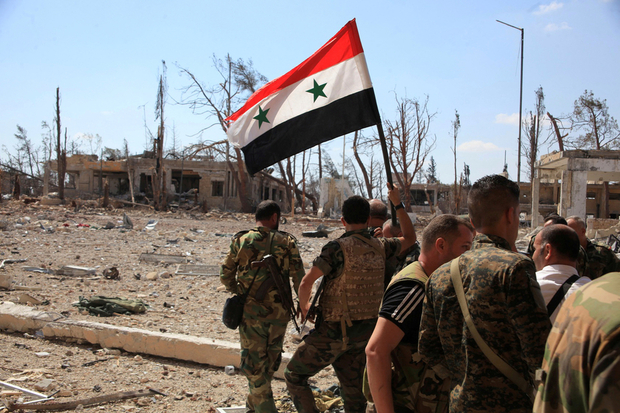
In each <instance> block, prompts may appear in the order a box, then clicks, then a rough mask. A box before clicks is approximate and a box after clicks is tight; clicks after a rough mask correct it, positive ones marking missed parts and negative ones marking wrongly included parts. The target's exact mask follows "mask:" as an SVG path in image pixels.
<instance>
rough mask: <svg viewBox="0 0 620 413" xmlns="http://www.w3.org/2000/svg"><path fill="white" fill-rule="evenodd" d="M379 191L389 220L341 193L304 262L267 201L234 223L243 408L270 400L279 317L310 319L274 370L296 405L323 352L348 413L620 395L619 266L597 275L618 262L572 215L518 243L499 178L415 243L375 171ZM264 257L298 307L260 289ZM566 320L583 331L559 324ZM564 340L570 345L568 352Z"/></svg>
mask: <svg viewBox="0 0 620 413" xmlns="http://www.w3.org/2000/svg"><path fill="white" fill-rule="evenodd" d="M388 198H389V200H390V202H391V203H392V205H394V207H395V211H396V218H397V219H398V224H396V222H394V221H390V220H387V207H386V206H385V205H384V204H382V203H381V202H380V201H377V200H371V201H370V202H368V201H367V200H366V199H364V198H362V197H360V196H352V197H350V198H348V199H347V200H346V201H345V202H344V204H343V207H342V218H341V222H342V224H343V226H344V228H345V233H344V234H343V235H342V236H341V237H339V238H337V239H335V240H333V241H330V242H328V243H327V244H326V245H325V246H324V247H323V249H322V250H321V253H320V255H319V256H318V257H317V258H315V260H314V261H313V263H312V266H311V267H310V269H309V270H308V271H307V272H306V273H305V272H304V266H303V263H302V260H301V257H300V254H299V250H298V248H297V245H296V240H295V238H294V237H293V236H292V235H290V234H287V233H285V232H282V231H279V230H278V225H279V222H280V208H279V206H278V205H277V204H276V203H275V202H273V201H264V202H262V203H261V204H259V205H258V207H257V211H256V227H255V228H254V229H251V230H249V231H242V232H240V233H237V234H236V235H235V236H234V237H233V240H232V242H231V246H230V251H229V253H228V255H227V257H226V259H225V262H224V263H223V265H222V269H221V281H222V283H223V284H224V285H225V286H226V289H227V291H229V292H231V293H234V294H242V293H246V292H248V289H249V293H248V296H247V301H246V303H245V307H244V315H243V319H242V321H241V324H240V326H239V335H240V340H241V365H240V371H241V373H242V374H243V375H245V376H246V377H247V379H248V384H249V395H248V397H247V400H246V410H247V411H248V412H257V413H263V412H270V413H273V412H277V409H276V406H275V402H274V398H273V393H272V389H271V380H272V378H273V375H274V373H275V371H276V370H277V369H278V367H279V365H280V362H281V355H282V347H283V341H284V336H285V333H286V326H287V323H288V321H289V319H290V318H291V316H293V317H295V316H299V317H300V318H301V320H302V321H304V320H305V319H306V317H308V318H309V319H310V321H313V322H314V329H313V330H311V331H310V333H309V334H308V335H307V336H306V337H305V338H304V340H303V342H302V343H301V344H300V345H299V346H298V348H297V350H296V351H295V353H294V355H293V357H292V358H291V360H290V362H289V363H288V365H287V366H286V369H285V373H284V376H285V381H286V386H287V389H288V391H289V393H290V395H291V398H292V400H293V403H294V405H295V407H296V409H297V411H298V412H300V413H311V412H312V413H314V412H317V413H318V409H317V406H316V404H315V401H314V395H313V393H312V390H311V388H310V384H309V379H310V378H311V377H313V376H314V375H316V374H317V373H318V372H320V371H321V370H322V369H324V368H325V367H327V366H329V365H331V366H332V367H333V369H334V371H335V373H336V376H337V378H338V380H339V382H340V391H341V395H342V399H343V402H344V409H345V412H347V413H362V412H365V411H367V410H369V411H371V410H374V411H376V412H378V413H392V412H444V411H448V410H449V411H451V412H461V411H510V412H521V411H523V412H525V411H532V409H533V408H534V411H541V412H543V411H544V412H547V411H564V410H563V407H566V406H567V405H569V406H573V405H579V406H583V405H584V403H585V406H587V407H586V408H585V409H581V410H579V411H605V410H604V409H608V410H607V411H614V410H618V409H620V400H619V398H618V397H617V394H618V393H615V394H614V392H611V393H610V390H613V389H616V390H618V389H619V386H620V384H619V383H620V357H618V355H619V354H620V353H619V352H620V312H618V311H617V308H618V306H619V304H618V302H620V274H611V275H607V276H602V274H606V273H608V272H613V271H620V261H619V260H618V259H617V257H616V256H615V254H613V253H612V252H611V251H610V250H609V249H605V247H601V246H597V245H596V244H593V243H591V242H590V241H589V240H588V239H587V238H586V237H585V225H584V223H583V220H581V219H580V218H578V217H570V218H569V220H568V222H558V223H556V222H551V223H550V224H549V225H546V226H545V228H544V229H543V230H542V231H540V232H539V233H538V234H536V236H535V237H532V239H533V242H532V243H531V245H530V253H531V254H532V258H530V257H528V256H527V255H525V254H521V253H518V252H517V250H516V246H515V241H516V239H517V234H518V230H519V224H520V209H519V187H518V186H517V184H516V183H514V182H512V181H510V180H508V179H507V178H505V177H503V176H500V175H491V176H486V177H484V178H482V179H480V180H479V181H477V182H476V183H475V184H474V185H473V186H472V188H471V190H470V193H469V196H468V209H469V220H465V219H462V218H459V217H457V216H454V215H449V214H445V215H439V216H437V217H435V218H433V220H431V222H430V223H429V224H428V225H427V226H426V228H425V229H424V231H423V232H422V233H421V236H420V240H419V242H416V241H417V237H416V233H415V230H414V227H413V224H412V222H411V219H410V217H409V215H408V214H407V212H406V211H405V209H404V205H403V204H402V202H401V199H400V193H399V190H398V188H397V187H396V186H392V185H390V184H388ZM571 224H572V225H571ZM582 227H583V231H581V228H582ZM267 255H272V256H274V257H275V259H276V261H277V264H278V268H279V270H280V273H281V274H280V275H281V276H282V277H283V279H284V280H286V282H287V283H290V282H292V283H293V287H294V290H295V291H296V292H297V296H298V298H299V309H298V311H297V314H291V311H290V310H289V309H287V308H286V306H284V305H283V299H282V297H281V294H280V292H279V291H278V290H277V289H275V288H265V286H268V285H270V284H269V283H268V279H269V277H270V276H271V275H270V274H269V273H268V272H267V271H265V270H263V269H261V268H256V267H253V266H252V262H254V261H259V260H261V259H263V258H264V257H265V256H267ZM578 268H580V269H581V270H580V271H577V269H578ZM537 270H538V272H537ZM586 271H587V272H586ZM321 277H323V278H322V282H321V285H322V292H321V293H320V299H319V301H318V306H316V308H315V307H314V306H313V305H311V303H312V301H311V293H312V290H313V285H314V284H315V281H317V280H318V279H319V278H321ZM588 277H589V278H588ZM597 278H600V279H599V280H596V279H597ZM590 279H593V280H595V281H593V282H591V283H588V285H587V286H584V284H586V282H587V281H590ZM289 285H290V284H289ZM261 286H263V288H261ZM582 286H584V287H583V288H579V287H582ZM601 290H603V291H605V294H606V295H603V296H604V297H603V296H598V295H596V294H600V291H601ZM569 295H570V297H569ZM575 297H579V298H575ZM587 297H589V298H587ZM561 303H564V305H563V306H562V309H561V311H560V310H558V308H559V304H561ZM311 307H312V308H311ZM552 307H553V308H552ZM593 308H595V309H596V311H593ZM614 309H615V310H616V311H612V310H614ZM550 317H552V319H555V325H554V327H553V330H551V321H550ZM575 317H581V318H583V320H581V321H579V322H577V321H575ZM593 320H594V321H593ZM580 323H581V324H580ZM576 326H583V328H584V331H587V332H588V334H590V336H588V337H586V336H585V335H584V336H583V337H579V338H575V337H576V333H572V334H571V333H569V332H567V331H568V330H567V329H569V330H570V331H572V330H574V329H576V328H577V327H576ZM550 331H551V334H550ZM547 337H549V341H547ZM587 338H590V339H591V340H592V342H591V343H584V340H586V339H587ZM571 340H572V341H575V340H576V341H575V342H572V341H571ZM545 346H546V348H545ZM593 346H596V348H597V349H598V348H599V346H600V349H601V351H595V352H594V353H593V352H592V348H593ZM568 350H574V351H576V352H577V355H578V356H579V357H582V362H581V363H580V364H579V365H575V363H571V361H570V357H571V355H570V354H567V351H568ZM543 354H544V355H545V357H544V363H543ZM502 363H503V365H502ZM506 366H507V367H506ZM541 366H542V370H539V369H541ZM537 370H539V371H538V376H540V377H539V379H540V382H539V383H536V384H535V382H534V374H535V373H536V372H537ZM590 375H596V377H592V378H591V377H590ZM586 376H587V377H586ZM535 385H538V388H537V390H538V394H537V396H536V399H535V401H534V394H535ZM571 386H572V387H571ZM569 387H570V389H569ZM565 390H566V391H565ZM569 390H570V391H573V390H575V391H578V390H581V393H567V391H569ZM593 404H596V408H597V409H598V410H589V409H590V407H591V406H592V405H593ZM567 410H568V411H571V409H570V408H568V409H567Z"/></svg>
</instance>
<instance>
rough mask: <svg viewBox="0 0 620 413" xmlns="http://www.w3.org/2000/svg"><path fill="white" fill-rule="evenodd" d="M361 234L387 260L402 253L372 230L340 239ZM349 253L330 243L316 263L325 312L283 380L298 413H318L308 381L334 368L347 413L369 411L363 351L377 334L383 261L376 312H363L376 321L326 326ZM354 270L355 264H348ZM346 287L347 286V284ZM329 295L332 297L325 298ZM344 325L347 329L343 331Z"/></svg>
mask: <svg viewBox="0 0 620 413" xmlns="http://www.w3.org/2000/svg"><path fill="white" fill-rule="evenodd" d="M358 235H361V236H363V237H364V238H366V239H369V240H375V241H374V242H377V243H378V244H377V245H380V246H381V247H382V248H383V251H384V252H385V258H382V260H385V259H386V258H390V257H392V256H394V255H397V254H398V253H399V252H400V245H401V244H400V241H399V240H398V239H397V238H379V239H375V238H373V237H372V236H371V235H370V232H369V231H368V230H358V231H349V232H346V233H345V234H344V235H343V236H342V237H341V239H345V238H348V237H353V236H358ZM364 262H365V261H357V262H355V263H354V264H355V265H364ZM345 264H347V263H346V262H345V254H344V252H343V250H342V247H341V244H340V243H339V242H338V241H331V242H329V243H328V244H327V245H325V246H324V247H323V249H322V251H321V255H320V256H319V257H318V258H316V259H315V260H314V263H313V265H314V266H317V267H318V268H319V269H320V270H321V271H322V272H323V274H324V277H326V284H325V290H324V292H323V295H322V296H321V300H320V304H321V305H320V307H322V308H323V310H322V312H321V313H320V314H319V315H318V318H317V324H316V329H315V330H313V331H312V332H311V333H310V335H308V336H307V337H306V338H305V339H304V342H303V343H302V344H301V345H300V346H299V347H298V348H297V351H296V352H295V354H294V355H293V357H292V358H291V361H290V362H289V364H288V365H287V367H286V370H285V372H284V377H285V380H286V386H287V388H288V390H289V393H290V394H291V397H292V399H293V403H294V404H295V407H296V408H297V411H298V412H300V413H310V412H316V413H318V410H317V408H316V404H315V403H314V398H313V396H312V392H311V390H310V386H309V384H308V379H309V378H310V377H312V376H314V375H315V374H317V373H318V372H319V371H321V370H322V369H324V368H325V367H327V366H328V365H330V364H331V365H332V367H333V368H334V371H335V372H336V376H337V377H338V380H339V382H340V387H341V393H342V398H343V401H344V408H345V412H347V413H363V412H364V411H365V409H366V398H365V397H364V394H363V392H362V381H363V371H364V367H365V365H366V354H365V348H366V344H367V343H368V340H369V339H370V336H371V335H372V332H373V330H374V327H375V324H376V321H377V314H378V312H379V304H380V300H381V294H382V292H383V288H382V285H383V284H382V281H383V273H384V265H385V261H383V263H382V265H381V267H380V271H375V272H374V277H376V281H377V282H375V283H373V284H377V283H378V286H379V300H378V301H377V303H376V306H375V307H374V308H369V306H366V307H364V308H363V311H366V312H373V314H374V316H371V318H368V319H360V320H354V321H349V322H347V323H345V322H341V321H326V320H325V319H327V320H329V319H330V317H329V316H328V315H326V310H325V303H324V301H325V300H324V299H325V297H326V293H329V292H330V289H333V288H335V287H334V286H335V285H337V283H338V282H339V280H338V278H339V277H341V275H343V274H344V272H345ZM347 265H351V263H349V264H347ZM347 286H348V285H347ZM327 295H329V294H327ZM343 326H344V327H343Z"/></svg>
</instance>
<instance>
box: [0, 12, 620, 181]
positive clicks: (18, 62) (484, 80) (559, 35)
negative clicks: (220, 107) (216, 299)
mask: <svg viewBox="0 0 620 413" xmlns="http://www.w3.org/2000/svg"><path fill="white" fill-rule="evenodd" d="M353 18H355V19H356V21H357V26H358V30H359V33H360V38H361V40H362V45H363V47H364V51H365V55H366V60H367V63H368V68H369V71H370V76H371V79H372V82H373V86H374V90H375V94H376V97H377V101H378V105H379V109H380V112H381V115H382V118H383V119H384V120H385V119H392V120H394V119H395V117H396V104H395V97H396V96H398V97H399V98H402V97H407V98H415V99H418V100H420V101H423V100H424V99H426V96H428V98H429V101H428V107H429V109H430V111H431V113H436V115H435V117H434V118H433V120H432V123H431V127H430V133H431V135H432V136H433V137H435V138H436V145H435V148H434V150H433V151H432V153H431V155H432V156H433V157H434V159H435V160H436V162H437V170H438V175H439V179H440V180H441V181H442V182H447V183H449V182H451V181H453V179H454V178H453V177H454V169H453V168H454V163H453V162H454V161H453V153H452V150H451V148H452V146H453V137H452V127H451V122H452V121H454V118H455V111H458V113H459V116H460V122H461V128H460V130H459V133H458V140H457V158H458V160H457V164H458V170H459V173H460V172H461V171H462V169H463V163H467V164H468V165H469V166H470V170H471V179H472V181H473V180H476V179H478V178H480V177H482V176H484V175H488V174H492V173H499V172H501V171H502V169H503V165H504V157H505V156H506V162H507V164H508V172H509V175H510V177H511V178H512V179H514V180H516V175H517V157H518V155H517V153H518V145H517V137H518V130H519V129H518V116H519V90H520V61H521V60H520V59H521V58H520V56H521V55H520V48H521V32H520V31H519V30H516V29H513V28H511V27H508V26H505V25H503V24H500V23H498V22H497V21H496V20H501V21H504V22H506V23H509V24H511V25H513V26H517V27H521V28H523V29H524V33H525V44H524V54H523V56H524V67H523V114H524V116H525V114H526V113H528V112H529V111H530V110H533V109H534V105H535V90H536V89H537V88H538V87H539V86H542V87H543V90H544V93H545V104H546V107H547V110H548V111H549V112H550V113H551V114H552V115H554V116H556V117H559V116H562V115H566V114H569V113H570V112H572V110H573V105H574V101H575V100H576V99H577V98H578V97H579V96H580V95H581V94H582V93H583V92H584V91H585V90H592V91H593V93H594V95H595V96H596V97H598V98H601V99H606V100H607V104H608V107H609V109H610V114H611V115H612V116H614V117H615V118H616V119H617V118H618V117H619V116H620V76H619V75H618V73H619V72H620V71H619V66H620V65H619V63H620V0H554V1H548V0H547V1H542V2H536V1H507V0H506V1H505V0H488V1H476V0H472V1H467V2H464V1H457V0H454V1H441V0H438V1H413V0H384V1H382V2H377V1H366V0H355V1H353V0H345V1H337V0H331V1H323V0H315V1H312V2H307V1H306V2H301V1H290V0H288V1H285V0H283V1H272V0H266V1H264V2H256V1H242V0H228V1H219V2H214V1H182V0H180V1H174V2H171V1H169V2H167V1H156V0H149V1H143V0H131V1H126V0H122V1H117V0H106V1H99V0H87V1H82V0H80V1H68V0H54V1H48V0H20V1H17V0H0V113H1V115H0V143H1V144H2V145H5V146H6V147H7V148H8V150H9V151H11V150H12V148H13V147H14V146H15V145H16V140H15V138H14V134H15V133H16V132H17V127H16V126H17V125H20V126H21V127H23V128H25V129H26V130H27V133H28V137H29V138H30V139H31V140H32V141H33V143H35V144H38V143H39V142H40V140H41V134H42V132H43V131H42V129H41V122H42V121H46V122H47V123H48V124H50V125H51V124H52V122H53V119H54V110H55V94H56V88H57V87H59V88H60V93H61V122H62V127H63V130H64V128H65V127H66V128H67V133H68V135H69V136H70V137H73V138H76V139H80V137H81V136H83V135H84V134H92V135H95V134H98V135H99V136H101V137H102V144H103V146H105V147H110V148H119V149H120V148H121V147H122V145H123V140H124V139H127V141H128V143H129V149H130V152H131V153H141V152H142V151H143V150H144V148H145V142H146V130H145V125H146V127H148V128H149V129H150V131H152V133H155V132H156V130H157V124H156V121H155V103H156V94H157V86H158V80H159V75H160V74H161V73H162V64H161V62H162V60H165V61H166V64H167V79H168V94H169V98H168V103H167V106H166V109H165V120H166V124H167V128H168V136H167V140H168V142H170V141H171V139H172V137H171V130H172V126H174V134H175V137H176V140H177V145H190V144H192V143H195V142H197V141H198V139H199V138H198V137H197V136H196V133H198V132H199V131H200V130H202V129H204V128H205V127H207V126H209V125H211V124H213V119H207V118H205V117H204V116H199V115H195V114H193V113H192V112H191V110H190V109H189V108H188V107H186V106H180V105H175V104H174V101H175V100H178V99H179V98H180V96H181V92H182V89H183V87H185V86H187V85H188V84H189V81H188V79H187V77H186V76H184V75H182V74H181V73H180V71H179V69H178V66H180V67H183V68H186V69H188V70H190V71H191V72H193V73H194V75H196V77H197V78H198V79H200V81H201V82H203V83H204V84H207V85H211V84H215V83H218V82H219V81H220V78H219V76H218V74H217V72H216V71H215V69H214V67H213V56H217V57H219V58H224V57H225V56H226V54H230V55H231V57H232V58H233V59H239V58H241V59H244V60H252V62H253V64H254V68H255V69H256V70H257V71H258V72H260V73H262V74H263V75H264V76H266V77H267V78H268V79H269V80H272V79H274V78H276V77H278V76H281V75H283V74H284V73H286V72H288V71H289V70H290V69H292V68H293V67H295V66H296V65H298V64H299V63H301V62H302V61H303V60H305V59H306V58H307V57H309V56H310V55H311V54H312V53H314V52H315V51H316V50H317V49H318V48H319V47H321V46H322V45H323V44H324V43H325V42H326V41H327V40H329V39H330V38H331V37H332V36H333V35H334V34H336V32H337V31H338V30H339V29H340V28H341V27H342V26H344V25H345V24H346V22H347V21H349V20H351V19H353ZM177 65H178V66H177ZM367 133H372V131H369V132H367ZM203 139H211V140H221V139H225V134H224V132H223V131H222V130H221V128H219V127H217V126H216V127H214V128H211V129H209V130H208V131H207V132H205V135H204V136H203ZM347 139H348V141H349V142H350V141H351V140H352V136H351V135H350V136H348V137H347ZM342 147H343V144H342V139H341V138H338V139H335V140H333V141H331V142H330V144H329V145H328V150H329V152H330V154H331V155H332V158H333V160H334V161H335V162H336V163H339V162H341V155H340V154H341V152H342ZM345 147H346V148H347V149H346V156H352V150H351V145H350V144H346V143H345ZM88 148H89V144H88V142H85V143H84V145H83V146H82V149H83V150H88ZM557 149H558V148H557V146H551V147H547V146H544V147H541V148H540V150H541V152H542V153H543V154H544V153H548V152H550V151H552V150H557ZM0 158H2V159H6V153H4V151H3V152H2V153H0ZM527 180H528V178H527V173H526V161H525V158H522V166H521V181H527Z"/></svg>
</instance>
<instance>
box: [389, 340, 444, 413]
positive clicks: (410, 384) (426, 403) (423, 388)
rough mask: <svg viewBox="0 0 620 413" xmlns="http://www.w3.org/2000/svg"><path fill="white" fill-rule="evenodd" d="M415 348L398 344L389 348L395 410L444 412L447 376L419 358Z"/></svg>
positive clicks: (421, 412)
mask: <svg viewBox="0 0 620 413" xmlns="http://www.w3.org/2000/svg"><path fill="white" fill-rule="evenodd" d="M416 350H417V348H415V347H414V346H409V345H399V346H397V347H396V348H395V349H394V351H393V352H392V362H393V364H394V365H393V367H392V395H393V398H394V409H395V411H396V412H416V413H445V412H447V411H448V402H449V390H450V379H449V378H448V379H445V380H443V379H441V378H440V377H439V376H438V375H437V373H435V372H434V371H433V369H431V368H430V367H428V366H427V365H426V363H424V362H423V361H422V357H421V356H420V353H418V352H417V351H416Z"/></svg>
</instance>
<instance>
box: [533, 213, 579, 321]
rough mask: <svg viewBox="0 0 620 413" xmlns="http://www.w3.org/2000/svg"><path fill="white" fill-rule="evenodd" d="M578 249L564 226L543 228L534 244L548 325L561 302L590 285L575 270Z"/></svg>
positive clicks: (534, 255)
mask: <svg viewBox="0 0 620 413" xmlns="http://www.w3.org/2000/svg"><path fill="white" fill-rule="evenodd" d="M580 248H581V246H580V245H579V237H578V236H577V233H576V232H575V231H574V230H573V229H572V228H570V227H569V226H566V225H549V226H546V227H545V228H543V230H542V231H540V232H539V233H538V234H537V235H536V238H535V240H534V254H533V255H532V260H534V264H535V265H536V270H537V271H536V279H537V280H538V284H539V285H540V291H541V292H542V295H543V299H544V300H545V305H546V306H547V314H548V315H549V319H550V321H551V322H552V323H553V321H554V320H555V317H556V315H557V313H558V312H557V309H558V308H559V306H560V304H561V303H563V302H564V299H565V298H566V297H568V296H569V295H571V294H572V293H574V292H575V291H577V290H578V289H579V288H580V287H582V286H584V285H586V284H587V283H589V282H590V281H591V280H590V279H589V278H588V277H580V276H579V273H578V272H577V268H575V265H576V263H577V257H578V256H579V249H580Z"/></svg>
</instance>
